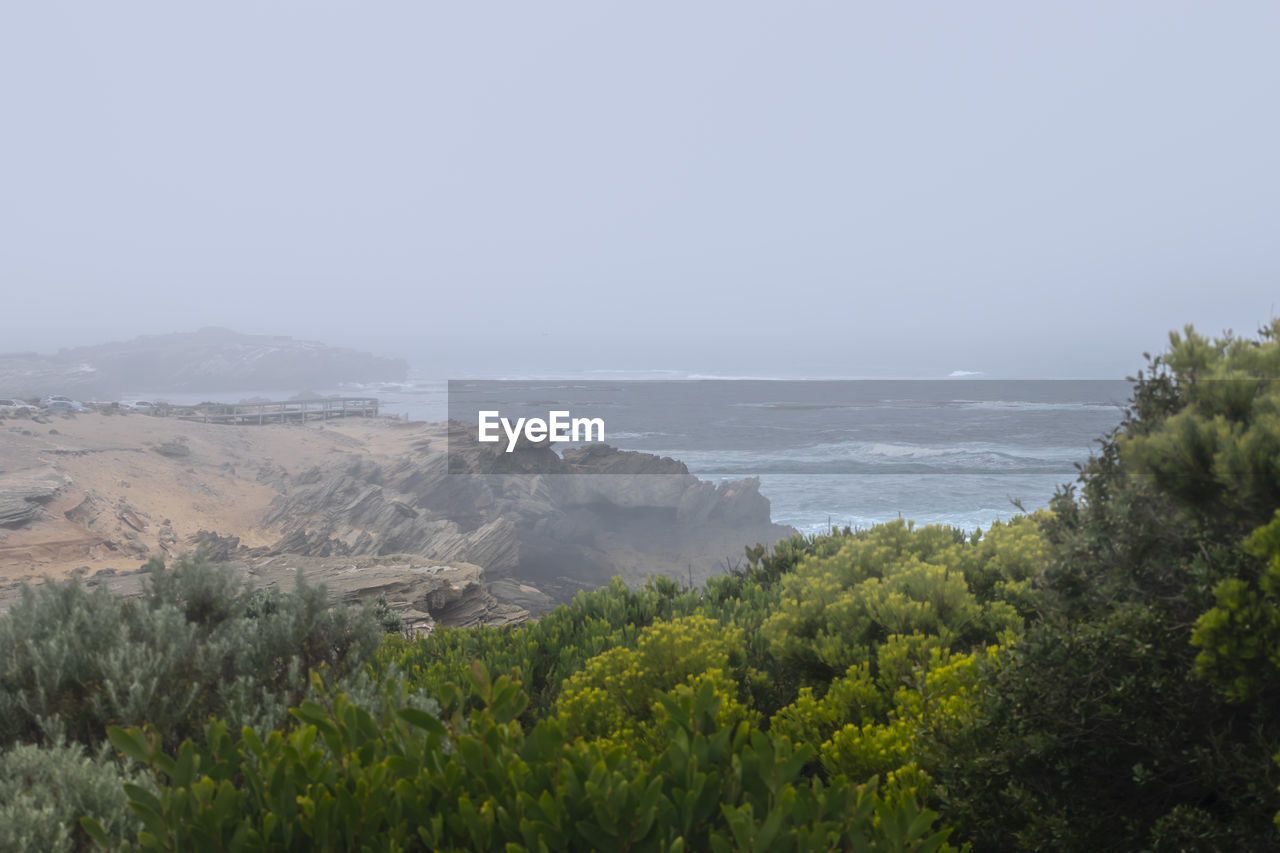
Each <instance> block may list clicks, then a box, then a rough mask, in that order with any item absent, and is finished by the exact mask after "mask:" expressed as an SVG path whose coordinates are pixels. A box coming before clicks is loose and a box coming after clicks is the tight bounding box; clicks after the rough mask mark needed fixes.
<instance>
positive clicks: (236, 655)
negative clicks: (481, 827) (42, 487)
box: [0, 558, 384, 745]
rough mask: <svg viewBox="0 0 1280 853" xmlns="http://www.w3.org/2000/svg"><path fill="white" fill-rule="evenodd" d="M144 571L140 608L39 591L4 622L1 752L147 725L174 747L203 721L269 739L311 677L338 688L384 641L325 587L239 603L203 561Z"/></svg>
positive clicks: (370, 619)
mask: <svg viewBox="0 0 1280 853" xmlns="http://www.w3.org/2000/svg"><path fill="white" fill-rule="evenodd" d="M151 570H152V571H151V579H150V582H149V583H148V584H147V585H146V588H145V590H144V593H143V595H142V596H141V597H140V598H137V599H133V600H124V599H121V598H119V597H117V596H115V595H112V594H110V593H108V592H106V591H105V590H102V589H97V590H92V591H91V590H88V589H86V588H85V587H84V586H83V585H81V584H80V583H79V582H78V581H75V580H73V581H70V582H68V583H57V582H47V583H45V584H44V585H43V586H41V587H40V588H39V589H38V590H30V589H27V590H25V591H24V594H23V597H22V600H21V601H19V602H17V603H16V604H15V605H14V606H13V607H12V608H11V609H10V611H9V612H8V613H7V614H5V615H4V616H3V617H0V745H4V744H11V743H14V742H19V741H26V742H35V743H60V742H62V741H63V739H64V738H65V739H69V740H71V741H75V742H80V743H83V744H86V745H95V744H97V743H99V742H100V741H101V740H102V739H103V737H104V736H105V732H106V727H107V726H108V725H111V724H121V725H141V724H143V723H148V722H149V723H152V724H153V725H155V726H156V727H157V728H158V729H159V730H160V731H162V732H164V733H165V737H166V740H169V739H172V742H173V743H175V744H176V743H178V742H180V741H181V740H182V738H184V737H188V736H192V735H195V734H197V733H198V732H200V731H201V730H202V729H203V726H204V723H205V721H207V719H208V718H209V717H210V716H219V717H222V718H224V719H226V720H228V721H230V722H232V723H233V724H235V725H237V726H240V725H249V726H253V727H255V728H261V729H264V730H265V729H270V728H272V727H275V726H279V725H280V724H281V723H282V722H283V720H284V719H285V713H286V709H287V708H288V707H290V705H293V704H297V702H299V701H301V699H302V698H303V697H304V696H305V694H306V692H307V690H308V689H309V687H308V682H307V673H308V671H309V670H310V669H313V668H316V667H319V666H327V667H328V668H329V669H330V671H331V675H332V676H335V677H342V676H344V675H345V674H347V673H350V672H352V671H354V670H356V669H358V668H359V666H360V664H361V663H362V662H363V661H364V660H365V659H367V658H368V657H369V656H370V655H371V654H372V652H373V650H374V649H375V648H376V647H377V644H378V642H379V640H380V639H381V637H382V636H383V631H384V628H383V625H382V622H381V620H380V618H379V616H378V615H377V614H376V613H374V612H373V610H372V609H370V608H359V609H356V608H346V607H336V608H331V607H330V606H329V602H328V599H327V596H326V594H325V592H324V589H323V588H321V587H312V586H306V585H304V584H301V583H300V584H299V586H298V588H297V589H296V590H295V591H293V592H291V593H281V592H279V591H276V590H265V591H251V590H246V589H243V588H242V586H241V584H240V582H239V580H238V578H237V577H236V575H235V574H234V572H233V571H232V570H230V569H228V568H225V567H221V566H216V565H212V564H209V563H208V562H207V561H205V560H204V559H201V558H189V559H182V560H179V561H177V563H176V564H175V565H174V566H172V567H171V568H166V567H165V566H164V565H163V564H161V563H160V562H158V561H156V562H154V563H153V564H152V566H151Z"/></svg>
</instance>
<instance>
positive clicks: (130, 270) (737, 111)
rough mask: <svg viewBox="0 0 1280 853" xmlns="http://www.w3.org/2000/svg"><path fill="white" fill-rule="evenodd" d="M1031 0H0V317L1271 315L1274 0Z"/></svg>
mask: <svg viewBox="0 0 1280 853" xmlns="http://www.w3.org/2000/svg"><path fill="white" fill-rule="evenodd" d="M1049 6H1050V4H1039V3H1037V4H1030V3H1023V4H1015V3H980V2H973V0H966V2H963V3H890V2H875V3H872V2H864V3H856V2H843V3H835V2H832V3H793V2H785V3H782V2H774V3H743V2H733V3H625V4H624V3H598V2H592V3H588V2H583V3H573V4H570V3H557V2H549V3H518V4H517V3H436V2H426V0H418V2H412V3H391V2H375V3H355V2H350V3H326V2H317V0H307V1H306V2H288V3H286V2H275V0H271V2H217V3H199V4H197V3H172V2H154V3H138V2H117V3H91V2H83V3H59V2H51V0H41V2H33V3H7V4H4V8H3V11H0V107H2V108H3V116H4V118H3V122H2V123H0V128H2V130H0V163H2V166H0V282H2V286H3V293H4V312H3V313H4V316H5V317H6V320H7V322H6V323H5V324H4V329H3V331H0V350H5V351H12V350H25V349H34V350H39V351H42V352H52V351H54V350H56V349H57V348H59V347H64V346H72V345H78V344H87V343H98V342H104V341H108V340H122V339H125V338H129V337H132V336H134V335H138V334H150V333H164V332H171V331H191V330H194V329H196V328H198V327H200V326H206V325H221V326H227V327H230V328H233V329H236V330H239V331H244V332H252V333H270V334H288V335H293V336H295V337H300V338H317V339H321V340H325V341H328V342H331V343H335V344H341V345H348V346H356V347H359V348H362V349H370V350H373V351H375V352H378V353H380V354H384V355H392V356H403V357H406V358H409V359H410V360H411V361H412V362H413V363H415V364H416V365H418V366H419V367H422V368H424V369H426V370H428V371H429V372H430V373H432V374H433V375H436V376H462V375H484V374H486V373H488V374H495V375H496V374H519V373H525V372H551V371H577V370H599V369H673V370H684V371H694V372H704V373H715V374H727V375H762V374H779V375H788V376H800V375H814V376H833V375H843V376H868V375H871V376H874V375H879V376H945V375H947V374H949V373H951V372H952V371H956V370H969V371H981V372H983V373H984V374H985V375H989V376H1010V375H1012V376H1025V377H1059V376H1074V377H1120V376H1123V375H1125V374H1126V373H1132V372H1134V371H1135V370H1136V369H1137V368H1138V367H1140V366H1141V352H1142V351H1143V350H1151V351H1157V350H1160V349H1162V348H1163V346H1164V344H1165V340H1166V333H1167V332H1168V330H1169V329H1171V328H1178V327H1181V326H1182V325H1183V324H1185V323H1195V324H1196V326H1197V327H1198V328H1199V329H1201V330H1202V331H1205V332H1211V333H1216V332H1220V331H1222V330H1224V329H1226V328H1233V329H1235V330H1236V331H1238V332H1242V333H1252V332H1253V331H1254V330H1255V329H1256V328H1257V327H1258V325H1259V324H1261V323H1263V322H1266V321H1267V320H1268V319H1269V318H1270V317H1271V316H1273V314H1274V312H1275V311H1276V310H1277V305H1276V302H1277V298H1276V294H1280V286H1278V285H1280V238H1278V236H1277V235H1280V166H1278V165H1277V152H1278V151H1280V110H1278V109H1277V105H1280V51H1277V48H1276V46H1277V44H1280V5H1277V4H1274V3H1223V4H1208V3H1170V2H1158V3H1155V2H1153V3H1134V2H1126V3H1102V2H1097V3H1081V2H1075V3H1058V4H1052V6H1053V8H1048V7H1049ZM197 7H198V8H197Z"/></svg>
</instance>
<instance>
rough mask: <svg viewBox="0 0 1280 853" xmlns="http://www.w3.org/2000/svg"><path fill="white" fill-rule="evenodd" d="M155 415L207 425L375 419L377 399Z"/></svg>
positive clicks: (212, 407)
mask: <svg viewBox="0 0 1280 853" xmlns="http://www.w3.org/2000/svg"><path fill="white" fill-rule="evenodd" d="M157 414H161V415H168V416H170V417H175V418H181V419H182V420H184V421H200V422H202V423H206V424H278V423H299V422H302V421H310V420H318V421H323V420H329V419H330V418H350V417H364V418H368V417H376V416H377V414H378V398H377V397H322V398H320V399H316V400H279V401H271V402H262V403H216V404H209V403H206V404H204V405H200V406H167V407H164V408H163V409H161V410H160V411H158V412H157Z"/></svg>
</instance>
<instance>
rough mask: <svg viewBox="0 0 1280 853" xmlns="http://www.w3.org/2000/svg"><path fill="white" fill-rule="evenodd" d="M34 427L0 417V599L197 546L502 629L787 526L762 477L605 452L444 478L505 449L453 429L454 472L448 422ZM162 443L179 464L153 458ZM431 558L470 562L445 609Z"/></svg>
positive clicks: (703, 562)
mask: <svg viewBox="0 0 1280 853" xmlns="http://www.w3.org/2000/svg"><path fill="white" fill-rule="evenodd" d="M40 420H41V421H46V422H47V425H46V423H39V422H38V421H34V420H32V419H31V418H29V417H17V418H9V419H7V420H5V421H3V422H0V578H4V579H7V580H8V581H9V584H8V585H9V589H8V590H5V591H0V607H3V606H5V605H4V601H5V599H6V598H11V597H12V595H14V594H16V588H17V584H18V583H19V582H21V581H23V580H36V579H37V578H38V577H40V576H42V575H49V576H53V577H57V576H66V575H68V574H73V573H74V574H81V575H85V576H88V577H90V578H92V577H93V576H95V574H97V573H99V572H101V578H102V582H104V583H106V584H108V586H109V587H110V588H125V587H127V586H128V584H129V583H134V582H135V581H129V580H127V579H128V578H130V577H133V573H134V572H136V570H137V568H138V567H139V564H140V563H141V562H142V561H145V559H146V558H147V557H148V556H149V555H151V554H157V553H158V554H161V555H163V556H166V557H175V556H178V555H180V554H182V553H187V552H190V551H194V550H195V549H197V548H204V549H205V550H206V552H208V553H209V554H210V556H212V557H214V558H215V559H218V560H221V561H228V562H231V563H233V564H235V565H237V566H239V567H241V568H242V570H243V571H244V572H245V574H246V578H247V579H249V580H250V581H252V582H264V583H265V582H268V578H269V582H270V583H274V584H280V583H283V582H285V581H286V580H287V579H288V577H296V576H297V574H298V573H299V572H301V573H302V574H303V575H304V576H306V577H308V579H313V575H314V580H317V581H320V582H324V583H325V584H326V585H328V586H329V587H330V593H331V595H334V596H339V597H342V598H350V597H355V598H363V597H366V596H368V595H376V594H378V592H377V591H378V590H384V591H385V590H395V591H396V592H395V596H394V598H395V601H396V602H397V603H396V604H395V606H396V607H397V608H398V609H401V610H403V611H404V612H405V613H406V616H407V618H408V620H409V621H410V622H413V623H414V624H416V625H418V627H420V628H422V627H429V624H435V623H436V622H440V623H442V624H495V621H494V620H497V621H496V624H504V623H505V622H504V620H507V621H519V620H521V619H524V618H527V616H528V615H529V614H530V613H533V614H535V615H536V613H538V612H540V611H542V610H545V609H547V608H549V607H551V606H553V605H554V604H555V603H557V602H560V601H565V600H567V599H568V598H569V597H571V596H572V595H573V593H574V592H576V591H577V590H579V589H584V588H594V587H597V586H600V585H602V584H605V583H607V582H608V581H609V579H610V578H612V577H614V576H620V577H621V578H622V579H623V580H624V581H626V582H627V583H630V584H638V583H643V582H644V580H645V579H646V578H647V577H648V576H650V575H653V574H665V575H668V576H670V577H674V578H677V579H679V580H682V581H685V582H689V583H699V582H701V581H703V580H705V579H706V578H707V577H709V576H711V575H713V574H717V573H720V572H723V571H725V570H726V569H728V568H732V567H733V565H734V564H735V561H740V560H741V557H742V555H743V548H744V546H749V545H754V544H756V543H765V544H769V543H772V542H774V541H776V540H777V539H779V538H783V537H786V536H788V535H790V534H791V533H792V532H793V531H792V530H791V529H790V528H786V527H782V526H779V525H774V524H773V523H772V522H771V520H770V517H769V515H770V506H769V501H768V499H767V498H765V497H764V496H763V495H761V494H760V492H759V483H758V481H755V480H740V481H736V482H731V483H719V484H717V483H709V482H705V481H701V480H699V479H698V478H697V477H695V476H693V475H691V474H690V473H689V472H688V470H687V468H686V467H685V466H684V465H683V464H682V463H680V462H678V461H677V460H673V459H669V458H660V457H656V456H652V455H649V454H642V453H631V452H625V451H619V450H617V449H615V448H612V447H608V446H604V445H591V446H588V447H585V448H582V449H578V450H568V451H565V452H564V453H563V455H558V454H557V453H555V452H554V451H552V450H551V449H550V448H549V447H546V446H533V445H523V446H521V447H519V448H517V450H516V452H515V453H513V454H510V455H508V456H504V458H503V463H504V464H506V465H508V466H509V469H508V470H509V473H506V474H501V475H495V474H480V473H456V472H457V471H458V466H459V465H460V464H461V466H462V468H463V470H466V471H488V470H493V469H492V462H493V460H492V458H489V457H487V456H486V454H492V453H495V452H498V451H496V450H495V449H494V448H493V447H492V446H490V445H483V446H482V445H478V444H475V443H471V444H470V445H465V446H462V447H459V445H458V444H457V442H458V440H459V435H460V433H459V432H457V431H455V433H454V434H453V440H454V442H455V443H454V445H453V452H452V463H453V465H454V471H455V473H450V461H451V460H450V457H449V456H447V455H446V453H445V448H446V447H447V446H449V440H450V435H449V433H448V430H447V427H446V426H445V425H442V424H406V423H403V422H397V421H393V420H390V419H367V420H366V419H360V420H359V422H358V423H357V422H346V423H341V424H332V423H331V424H326V425H274V426H263V427H253V428H237V427H228V426H219V425H210V424H191V423H179V422H173V421H171V420H169V419H160V418H148V417H146V416H118V415H117V416H106V415H100V414H87V415H78V416H70V415H68V416H60V417H57V418H55V419H53V420H49V419H47V418H41V419H40ZM173 442H181V443H182V444H183V446H184V447H185V448H187V449H188V450H189V452H188V453H187V454H185V455H182V456H173V455H168V454H163V453H160V452H158V448H161V447H164V446H167V445H168V444H170V443H173ZM464 444H465V442H464ZM433 566H434V567H443V568H447V569H449V571H448V572H445V573H444V574H446V575H450V576H455V572H456V571H462V570H464V569H465V571H464V572H463V574H466V575H467V578H468V580H466V582H464V583H462V584H461V586H460V587H459V589H458V590H457V591H456V592H457V594H456V595H454V598H452V599H449V600H450V601H455V600H456V602H462V603H461V604H457V605H456V606H455V605H454V604H448V603H447V602H445V601H444V599H441V598H440V595H441V594H442V593H440V589H443V588H442V587H441V588H437V587H433V586H432V584H433V583H435V581H432V580H430V579H429V575H430V574H431V573H430V572H426V571H425V570H426V569H429V568H431V567H433ZM467 567H469V568H467ZM443 568H442V571H443ZM262 572H266V574H259V573H262ZM471 572H474V573H476V574H475V576H472V575H470V574H467V573H471ZM282 573H283V574H282ZM442 576H443V575H442ZM456 577H457V578H461V577H463V575H456ZM122 584H123V585H124V587H121V585H122ZM432 590H435V591H432ZM462 590H469V591H468V592H465V594H464V592H463V591H462ZM433 595H434V596H436V598H435V599H433V598H432V596H433ZM450 595H453V594H452V593H450ZM445 598H449V596H448V595H446V596H445ZM428 601H434V602H435V603H434V604H433V605H432V606H426V605H425V604H424V603H425V602H428ZM504 607H506V608H509V609H506V610H504V609H502V608H504ZM451 608H453V609H451Z"/></svg>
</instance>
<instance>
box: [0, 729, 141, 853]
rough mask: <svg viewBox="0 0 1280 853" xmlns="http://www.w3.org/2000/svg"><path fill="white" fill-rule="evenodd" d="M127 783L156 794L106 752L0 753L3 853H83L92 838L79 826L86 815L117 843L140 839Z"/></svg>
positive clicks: (43, 749) (72, 748) (30, 749)
mask: <svg viewBox="0 0 1280 853" xmlns="http://www.w3.org/2000/svg"><path fill="white" fill-rule="evenodd" d="M104 746H105V745H104ZM123 782H131V783H134V784H141V785H143V786H144V787H147V788H150V789H154V785H153V784H152V783H151V781H150V777H149V776H147V775H146V774H145V773H144V774H141V775H140V774H136V773H132V772H129V771H127V770H124V769H122V768H121V766H120V765H119V763H118V762H117V761H116V759H115V757H114V755H113V754H112V751H111V750H110V749H108V748H103V749H101V750H98V754H96V755H93V756H91V755H89V754H88V753H87V752H86V751H85V749H84V747H82V746H80V745H79V744H74V745H60V746H35V745H34V744H19V745H17V746H15V747H12V748H11V749H9V750H7V751H5V752H3V753H0V850H41V851H49V853H60V851H71V850H76V849H83V848H84V847H85V844H86V842H87V841H88V838H87V837H85V835H84V831H83V830H82V829H81V828H80V824H79V820H80V818H81V817H84V816H86V815H87V816H90V817H92V818H93V819H94V820H95V821H97V822H98V824H99V825H100V826H101V827H102V828H103V832H104V833H105V834H106V836H107V837H108V838H110V839H111V840H113V841H115V842H120V841H123V840H124V839H126V838H129V837H132V836H133V835H136V834H137V832H138V829H139V828H141V823H140V822H139V821H138V820H137V818H136V817H135V816H134V815H133V813H132V812H131V811H130V809H129V808H128V801H129V798H128V796H127V795H126V794H125V789H124V786H123V785H122V783H123Z"/></svg>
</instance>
